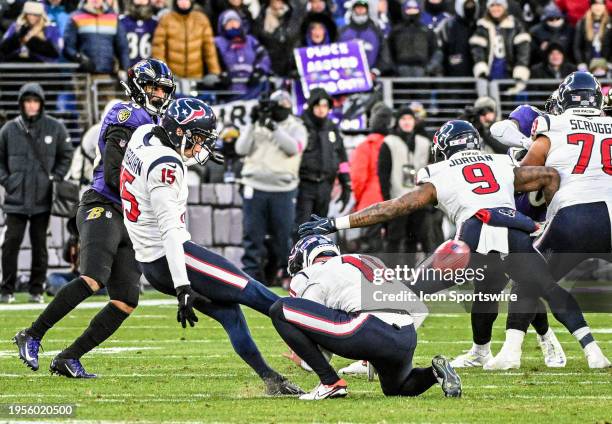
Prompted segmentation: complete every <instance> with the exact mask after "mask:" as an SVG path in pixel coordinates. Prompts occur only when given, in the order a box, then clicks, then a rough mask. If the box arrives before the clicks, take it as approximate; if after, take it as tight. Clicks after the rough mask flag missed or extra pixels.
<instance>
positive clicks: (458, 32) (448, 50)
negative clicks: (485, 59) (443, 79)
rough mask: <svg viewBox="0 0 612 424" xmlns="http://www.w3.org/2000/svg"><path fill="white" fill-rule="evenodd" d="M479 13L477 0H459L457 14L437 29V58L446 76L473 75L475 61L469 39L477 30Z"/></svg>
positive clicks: (456, 5)
mask: <svg viewBox="0 0 612 424" xmlns="http://www.w3.org/2000/svg"><path fill="white" fill-rule="evenodd" d="M478 15H479V9H478V2H477V1H476V0H457V1H455V16H453V17H450V18H448V19H447V20H445V21H444V22H442V23H441V24H440V25H439V26H438V28H437V29H436V36H437V38H438V43H439V45H440V50H438V52H437V53H436V55H437V59H436V60H437V61H438V63H441V65H440V66H442V67H443V68H444V75H445V76H448V77H471V76H472V68H473V61H472V53H471V51H470V43H469V40H470V37H471V36H472V34H474V31H475V30H476V20H477V19H478Z"/></svg>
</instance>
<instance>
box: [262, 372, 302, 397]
mask: <svg viewBox="0 0 612 424" xmlns="http://www.w3.org/2000/svg"><path fill="white" fill-rule="evenodd" d="M264 383H266V394H268V395H269V396H281V395H303V394H304V393H305V392H304V390H302V389H301V388H300V387H299V386H298V385H296V384H294V383H292V382H291V381H289V380H288V379H287V378H285V377H283V376H282V375H275V376H274V377H270V378H266V379H264Z"/></svg>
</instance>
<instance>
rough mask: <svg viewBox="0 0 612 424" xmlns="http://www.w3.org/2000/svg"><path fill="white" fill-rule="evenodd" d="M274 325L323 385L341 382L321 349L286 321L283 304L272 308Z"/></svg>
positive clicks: (278, 303)
mask: <svg viewBox="0 0 612 424" xmlns="http://www.w3.org/2000/svg"><path fill="white" fill-rule="evenodd" d="M270 318H272V324H273V325H274V328H276V331H277V332H278V334H280V336H281V337H282V339H283V340H284V341H285V343H287V344H288V345H289V347H290V348H291V349H292V350H293V351H294V352H295V353H296V354H297V355H298V356H299V357H300V358H302V359H303V360H304V361H305V362H306V363H307V364H308V365H309V366H310V367H311V368H312V369H313V371H314V372H315V373H316V374H317V376H318V377H319V379H320V380H321V383H323V384H327V385H331V384H334V383H335V382H337V381H338V380H340V377H339V376H338V374H337V373H336V371H335V370H334V369H333V367H332V366H331V365H330V364H329V362H327V360H326V359H325V357H324V356H323V354H322V353H321V351H320V350H319V347H318V346H317V344H316V343H314V342H313V341H312V340H310V338H308V336H306V335H305V334H304V333H302V332H301V331H300V330H299V329H298V328H297V327H295V326H294V325H293V324H291V323H289V322H287V321H286V320H285V315H284V313H283V306H282V303H281V302H277V303H275V304H274V305H273V306H272V308H270Z"/></svg>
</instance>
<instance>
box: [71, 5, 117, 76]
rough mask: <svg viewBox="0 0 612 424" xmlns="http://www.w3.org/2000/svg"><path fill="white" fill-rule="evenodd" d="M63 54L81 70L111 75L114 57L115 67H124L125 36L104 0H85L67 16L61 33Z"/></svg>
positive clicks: (115, 16)
mask: <svg viewBox="0 0 612 424" xmlns="http://www.w3.org/2000/svg"><path fill="white" fill-rule="evenodd" d="M64 56H65V57H66V59H68V60H70V61H73V62H78V63H80V64H81V70H82V71H85V72H90V73H94V74H112V73H113V72H114V69H115V58H116V59H117V60H118V61H119V69H120V70H122V71H126V70H127V68H128V66H129V59H128V45H127V39H126V37H125V33H124V32H123V30H122V28H121V25H119V17H118V16H117V14H116V13H115V12H114V11H113V9H112V8H111V7H110V6H109V5H108V4H107V3H106V1H105V0H86V1H85V3H84V5H83V7H81V8H80V9H78V10H77V11H75V12H73V13H72V14H71V15H70V21H69V22H68V26H67V27H66V31H65V33H64Z"/></svg>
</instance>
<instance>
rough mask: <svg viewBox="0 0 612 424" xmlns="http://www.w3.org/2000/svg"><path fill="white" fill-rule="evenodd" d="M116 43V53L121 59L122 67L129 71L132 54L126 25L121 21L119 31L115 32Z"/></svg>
mask: <svg viewBox="0 0 612 424" xmlns="http://www.w3.org/2000/svg"><path fill="white" fill-rule="evenodd" d="M114 43H115V54H116V56H117V58H118V59H119V65H120V68H121V69H122V70H124V71H127V69H128V68H129V67H130V56H129V49H128V44H127V35H126V33H125V27H124V26H123V25H122V24H121V23H120V22H117V33H116V34H115V40H114Z"/></svg>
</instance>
